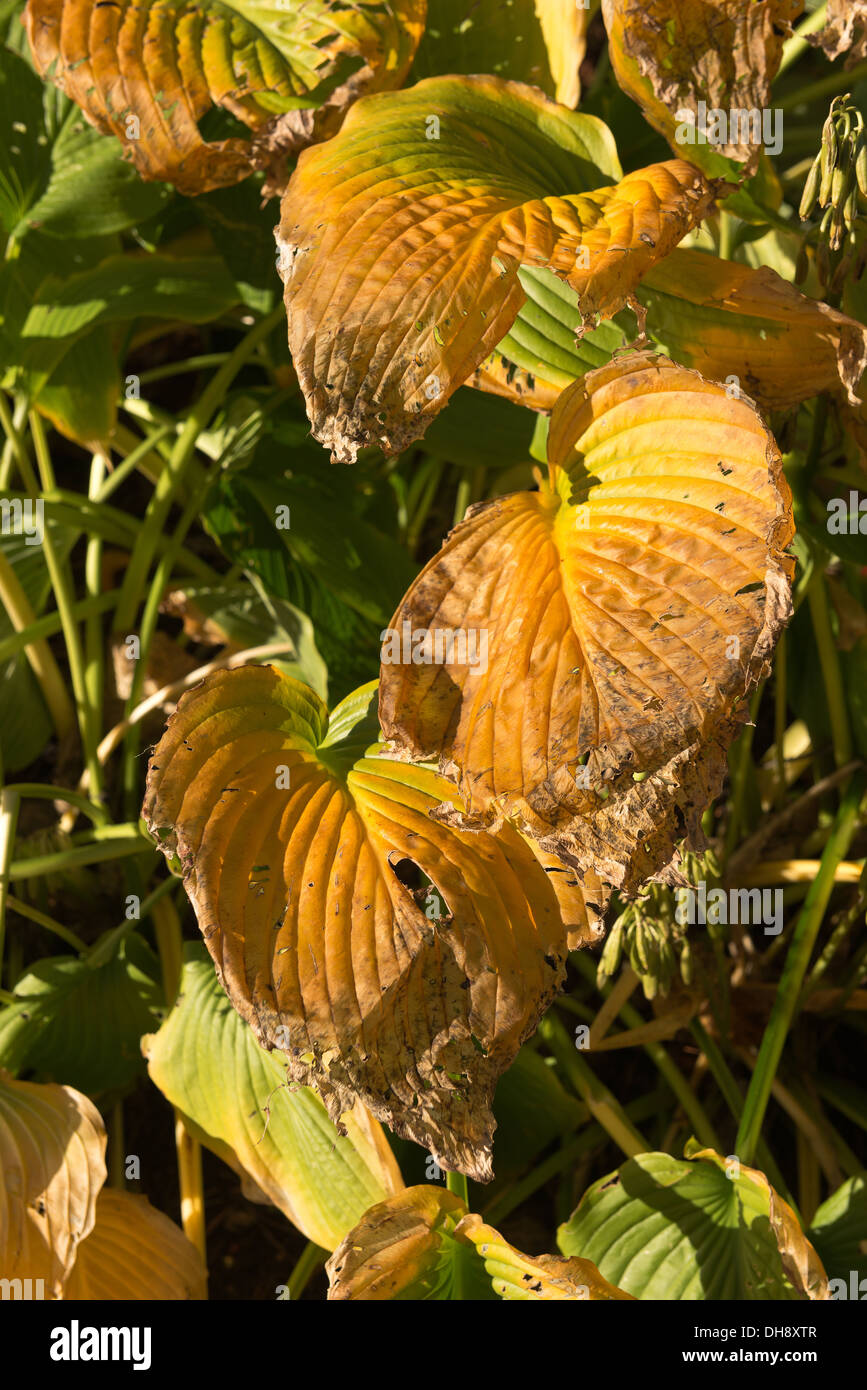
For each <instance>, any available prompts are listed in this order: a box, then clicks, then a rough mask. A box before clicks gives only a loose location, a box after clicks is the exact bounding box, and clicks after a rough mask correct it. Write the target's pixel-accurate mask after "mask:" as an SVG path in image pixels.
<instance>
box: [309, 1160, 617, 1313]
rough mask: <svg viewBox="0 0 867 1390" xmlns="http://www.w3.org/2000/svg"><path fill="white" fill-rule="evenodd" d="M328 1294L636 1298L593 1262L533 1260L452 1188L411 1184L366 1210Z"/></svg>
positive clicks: (338, 1257) (332, 1272) (340, 1255)
mask: <svg viewBox="0 0 867 1390" xmlns="http://www.w3.org/2000/svg"><path fill="white" fill-rule="evenodd" d="M326 1269H327V1271H328V1278H329V1281H330V1287H329V1291H328V1297H329V1299H359V1300H365V1301H383V1300H392V1299H397V1300H402V1299H415V1300H428V1299H438V1300H448V1299H463V1300H467V1299H469V1300H479V1299H485V1298H493V1296H494V1294H498V1295H499V1296H500V1298H504V1299H522V1300H534V1301H535V1300H545V1301H548V1300H564V1299H566V1300H570V1301H577V1300H607V1299H629V1298H630V1297H631V1296H630V1295H629V1294H627V1293H624V1292H623V1291H622V1290H621V1289H616V1288H614V1287H613V1286H612V1285H611V1284H609V1283H608V1282H607V1280H605V1279H603V1278H602V1277H601V1275H600V1273H599V1271H598V1269H596V1268H595V1267H594V1266H593V1265H592V1264H591V1262H590V1261H589V1260H582V1259H578V1260H562V1259H559V1258H558V1257H557V1256H556V1255H541V1256H539V1257H533V1256H530V1255H522V1254H521V1252H520V1251H519V1250H516V1249H515V1248H514V1247H513V1246H511V1245H509V1244H508V1243H507V1242H506V1241H504V1240H503V1238H502V1236H501V1235H500V1234H499V1232H498V1231H495V1230H494V1229H493V1227H491V1226H486V1225H485V1223H484V1222H483V1221H482V1218H481V1217H480V1216H475V1215H471V1214H468V1213H467V1209H466V1206H465V1204H464V1203H463V1202H462V1201H461V1199H460V1198H459V1197H457V1196H455V1195H454V1194H453V1193H451V1192H445V1191H443V1190H442V1189H440V1188H436V1187H409V1188H407V1189H406V1191H405V1192H399V1193H398V1194H397V1196H396V1197H391V1198H389V1199H388V1201H386V1202H380V1203H379V1205H378V1206H375V1207H371V1209H370V1211H368V1212H365V1214H364V1216H363V1217H362V1219H361V1221H360V1222H359V1223H358V1225H357V1226H356V1227H355V1229H354V1230H352V1231H350V1232H349V1234H348V1236H347V1237H346V1239H345V1240H344V1241H343V1242H342V1243H341V1245H340V1246H339V1247H338V1248H337V1249H336V1250H335V1252H334V1254H333V1255H332V1256H331V1259H330V1260H329V1261H328V1263H327V1265H326Z"/></svg>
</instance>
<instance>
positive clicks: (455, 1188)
mask: <svg viewBox="0 0 867 1390" xmlns="http://www.w3.org/2000/svg"><path fill="white" fill-rule="evenodd" d="M446 1187H447V1188H448V1190H449V1192H453V1193H454V1194H455V1196H456V1197H460V1199H461V1201H462V1202H463V1204H464V1206H465V1207H466V1209H467V1211H469V1209H470V1196H469V1192H468V1191H467V1179H466V1174H465V1173H446Z"/></svg>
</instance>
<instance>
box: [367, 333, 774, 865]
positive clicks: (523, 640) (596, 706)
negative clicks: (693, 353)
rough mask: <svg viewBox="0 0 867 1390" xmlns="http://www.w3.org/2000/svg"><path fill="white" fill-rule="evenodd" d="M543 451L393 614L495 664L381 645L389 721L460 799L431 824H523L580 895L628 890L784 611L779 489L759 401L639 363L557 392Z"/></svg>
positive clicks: (688, 795)
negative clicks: (565, 868) (434, 659)
mask: <svg viewBox="0 0 867 1390" xmlns="http://www.w3.org/2000/svg"><path fill="white" fill-rule="evenodd" d="M548 456H549V460H550V464H551V469H550V479H549V481H548V482H547V483H545V482H543V483H542V485H541V487H540V491H539V492H532V493H514V494H512V495H511V496H509V497H501V498H496V499H495V500H494V501H492V502H487V503H483V504H481V505H479V506H477V507H475V508H473V509H471V511H470V513H469V515H468V517H467V518H466V519H465V520H464V521H463V522H462V523H461V525H459V526H458V527H456V528H455V530H454V531H453V532H452V533H451V535H450V537H449V538H448V539H447V541H446V542H445V544H444V545H443V548H442V550H441V551H440V552H439V554H438V555H435V556H434V557H433V559H432V560H431V561H430V562H429V563H428V565H427V566H426V568H425V569H424V570H423V571H422V573H421V574H420V575H419V577H418V579H417V580H416V581H415V582H414V584H413V585H412V586H411V588H410V589H409V591H408V593H407V595H406V597H405V599H404V602H403V604H402V605H401V607H400V608H399V609H398V611H397V613H396V614H395V616H394V618H393V619H392V622H391V628H392V629H397V630H401V629H403V628H404V626H405V627H406V628H407V629H408V630H409V631H411V632H415V631H420V632H430V631H433V632H435V631H437V630H444V631H462V632H465V633H467V634H476V637H475V643H476V645H477V646H481V645H482V644H483V643H484V644H485V645H486V651H487V664H486V669H485V670H484V671H480V670H478V669H474V668H473V667H472V666H471V665H470V663H469V662H468V660H467V658H466V656H465V655H463V654H462V652H461V650H460V648H459V647H453V648H452V651H451V653H450V656H451V659H450V660H445V661H443V662H442V663H427V664H418V665H417V664H415V663H414V662H413V661H412V660H409V661H408V660H407V659H406V658H405V657H404V658H403V659H394V658H393V657H390V654H389V653H388V652H387V650H386V647H385V645H384V647H383V666H382V673H381V683H380V717H381V720H382V727H383V731H384V733H385V735H386V737H387V738H389V739H391V740H393V741H394V745H395V748H396V750H397V751H398V752H399V753H400V754H401V755H403V756H411V757H414V758H419V759H428V758H436V757H439V759H440V766H441V769H442V770H443V772H444V773H445V774H446V775H448V776H450V777H454V778H455V780H456V781H457V783H458V789H459V792H460V796H461V797H462V799H463V803H464V811H463V812H460V811H458V810H456V809H451V808H449V807H447V806H446V807H443V808H442V809H441V810H440V811H438V812H437V816H438V817H440V818H441V819H443V820H445V821H447V822H448V823H450V824H454V825H456V826H458V825H464V826H475V827H477V828H478V827H481V826H490V825H492V824H496V823H497V822H498V820H499V818H501V817H502V816H503V815H506V816H516V817H517V818H518V823H519V825H521V826H522V828H524V829H525V830H527V831H529V833H530V834H532V835H533V836H534V837H536V838H538V840H539V842H540V844H541V845H542V847H543V848H545V849H546V850H549V851H550V852H551V853H554V854H556V855H558V856H559V857H560V858H561V860H562V861H563V862H564V863H566V864H568V865H570V866H573V867H574V868H576V869H577V870H578V876H579V878H581V877H582V876H583V879H584V885H585V890H586V889H587V888H589V887H591V880H590V879H589V878H588V875H597V874H598V876H599V878H600V879H601V880H602V881H603V882H607V883H610V884H613V885H614V886H616V887H621V888H623V889H624V890H625V891H627V892H629V891H633V890H634V889H636V888H637V887H638V886H639V885H640V884H641V883H643V882H644V881H645V880H646V879H647V878H648V877H649V876H650V875H652V874H654V873H656V872H657V871H659V870H661V869H662V868H663V867H664V866H665V865H666V864H667V863H668V862H669V861H670V859H671V857H672V853H673V846H674V844H675V842H676V841H678V840H680V839H682V838H684V837H686V838H687V839H689V838H690V837H692V836H693V835H697V833H698V826H697V818H698V817H699V816H700V815H701V812H702V810H703V808H704V806H705V805H706V804H707V802H708V801H709V800H710V799H711V797H712V796H713V795H714V794H715V792H716V791H717V789H718V788H719V786H720V783H721V779H722V776H723V772H724V768H725V749H726V747H727V745H728V743H729V742H730V741H731V739H732V738H733V737H734V734H735V733H736V731H737V728H738V726H739V720H740V719H741V718H742V717H743V709H744V705H743V702H744V696H745V695H746V693H747V692H748V691H749V690H750V689H751V688H752V687H753V685H754V684H755V682H756V681H757V680H758V679H759V678H760V676H761V675H762V673H763V672H764V671H765V669H766V664H767V659H768V657H769V655H770V653H771V651H772V649H773V645H774V642H775V640H776V635H777V634H778V632H779V630H780V626H781V624H782V623H783V622H784V621H785V619H786V617H787V615H788V613H789V611H790V601H789V584H790V576H791V572H792V561H791V560H790V559H789V558H788V557H786V556H785V555H784V554H783V551H784V548H785V547H786V546H787V545H788V543H789V541H790V539H791V536H792V529H793V528H792V522H791V499H790V494H789V489H788V485H787V484H786V482H785V479H784V478H783V475H782V469H781V461H780V456H779V453H778V451H777V449H776V446H775V444H774V441H773V439H772V438H771V436H770V435H769V433H768V431H767V429H766V428H765V426H764V424H763V423H762V421H761V419H760V418H759V417H758V415H757V413H756V412H755V410H754V409H753V408H752V406H750V405H749V404H748V403H747V402H746V401H743V400H737V399H732V398H730V397H729V396H728V395H727V394H726V391H725V389H724V388H723V387H722V386H719V385H716V384H715V383H712V382H708V381H705V380H704V379H703V378H702V377H700V376H699V375H698V374H697V373H695V372H692V371H689V370H687V369H686V368H684V367H680V366H678V365H676V364H675V363H673V362H670V361H669V360H668V359H667V358H664V357H654V356H653V355H652V354H649V353H637V354H632V355H629V356H627V357H622V358H620V359H617V360H616V361H614V362H612V363H611V364H610V365H609V366H607V367H602V368H599V369H598V370H596V371H593V372H590V373H588V375H587V376H586V377H584V378H583V379H582V380H580V381H578V382H575V383H574V384H573V385H572V386H570V387H568V388H567V389H566V390H565V391H564V392H563V394H562V395H561V396H560V398H559V401H558V403H557V405H556V407H555V409H554V413H553V415H552V419H551V427H550V433H549V439H548ZM466 640H467V644H468V642H469V637H468V638H467V639H466ZM467 650H469V647H468V646H467ZM444 655H448V654H446V653H444ZM462 655H463V660H461V659H460V658H461V657H462ZM597 882H598V880H597Z"/></svg>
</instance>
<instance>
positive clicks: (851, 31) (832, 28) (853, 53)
mask: <svg viewBox="0 0 867 1390" xmlns="http://www.w3.org/2000/svg"><path fill="white" fill-rule="evenodd" d="M826 19H827V23H826V24H825V27H824V29H822V30H821V32H820V33H818V34H809V35H808V36H807V41H808V43H813V44H817V45H818V46H819V47H820V48H822V49H823V50H824V52H825V56H826V58H830V59H832V60H833V59H834V58H839V57H840V54H841V53H845V54H846V55H847V57H846V67H847V68H850V67H852V66H853V64H855V63H860V62H863V60H864V58H865V56H867V0H828V9H827V12H826Z"/></svg>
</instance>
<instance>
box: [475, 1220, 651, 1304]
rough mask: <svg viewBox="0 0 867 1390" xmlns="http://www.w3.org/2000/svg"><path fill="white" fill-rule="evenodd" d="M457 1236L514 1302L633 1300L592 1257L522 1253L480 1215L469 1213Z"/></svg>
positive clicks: (503, 1294)
mask: <svg viewBox="0 0 867 1390" xmlns="http://www.w3.org/2000/svg"><path fill="white" fill-rule="evenodd" d="M457 1235H458V1237H460V1238H463V1239H464V1240H467V1241H470V1242H471V1244H473V1245H474V1246H475V1247H476V1250H477V1251H478V1253H479V1255H480V1256H481V1257H482V1259H483V1260H484V1262H485V1269H486V1270H487V1272H488V1274H489V1276H490V1279H491V1282H492V1284H493V1286H494V1292H495V1293H498V1294H499V1295H500V1298H504V1299H506V1300H508V1301H510V1302H511V1301H514V1300H521V1301H522V1302H525V1303H526V1302H554V1301H557V1302H563V1301H568V1302H575V1301H576V1300H580V1301H582V1302H583V1301H587V1302H594V1303H597V1302H607V1301H609V1300H614V1299H620V1300H624V1299H625V1300H627V1301H630V1302H631V1301H632V1295H631V1294H628V1293H624V1291H623V1289H618V1288H615V1286H614V1285H613V1284H609V1282H608V1280H607V1279H603V1277H602V1275H601V1274H600V1273H599V1270H598V1269H597V1268H596V1266H595V1265H594V1264H593V1263H592V1262H591V1261H590V1260H584V1259H571V1260H561V1259H558V1257H557V1256H556V1255H538V1256H532V1255H522V1254H521V1252H520V1250H516V1249H515V1247H514V1246H513V1245H509V1244H508V1242H507V1241H505V1240H503V1237H502V1236H501V1235H500V1234H499V1232H498V1231H495V1230H494V1228H493V1227H492V1226H487V1225H485V1223H484V1221H483V1220H482V1218H481V1217H480V1216H465V1217H464V1219H463V1221H462V1222H461V1224H460V1226H459V1227H458V1230H457Z"/></svg>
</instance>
